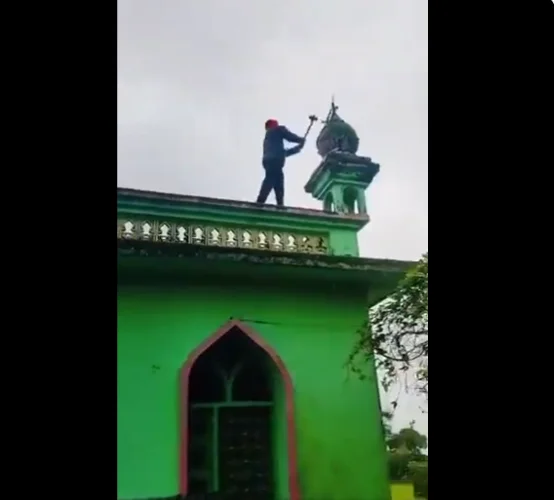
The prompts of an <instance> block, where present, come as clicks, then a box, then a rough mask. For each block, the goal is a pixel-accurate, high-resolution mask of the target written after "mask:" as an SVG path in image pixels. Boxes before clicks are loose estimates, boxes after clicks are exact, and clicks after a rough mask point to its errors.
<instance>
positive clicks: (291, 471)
mask: <svg viewBox="0 0 554 500" xmlns="http://www.w3.org/2000/svg"><path fill="white" fill-rule="evenodd" d="M233 328H239V329H240V330H241V331H242V332H243V333H244V334H245V335H247V336H248V337H249V338H250V339H251V340H252V341H253V342H255V343H256V344H257V345H258V346H260V347H261V348H262V349H263V350H264V351H265V352H266V353H267V354H268V355H269V356H270V358H271V359H272V360H273V362H274V363H275V365H276V366H277V368H278V369H279V373H280V374H281V377H282V379H283V384H284V387H285V408H286V416H287V454H288V476H289V499H290V500H300V487H299V484H298V471H297V463H296V449H297V448H296V427H295V425H296V422H295V419H294V389H293V385H292V378H291V376H290V373H289V371H288V370H287V368H286V366H285V364H284V363H283V360H282V359H281V358H280V357H279V355H278V354H277V352H276V351H275V349H273V348H272V347H271V346H270V345H269V344H268V343H267V342H266V341H265V340H264V339H263V338H262V337H261V336H260V335H259V334H258V333H256V332H255V331H254V330H253V329H252V328H251V327H249V326H248V325H246V324H244V323H242V322H241V321H238V320H230V321H228V322H227V323H225V324H224V325H222V326H221V327H220V328H218V329H217V330H216V331H215V332H214V333H213V334H212V335H211V336H210V337H208V338H207V339H206V340H205V341H204V342H202V343H201V344H200V345H199V346H198V347H197V348H196V349H195V350H194V351H192V352H191V354H190V355H189V357H188V359H187V360H186V361H185V363H184V364H183V366H182V367H181V373H180V389H179V396H180V400H181V401H180V409H181V416H180V420H179V422H180V425H179V427H180V432H181V442H180V450H179V451H180V463H179V469H180V470H179V483H180V485H179V489H180V493H181V495H183V496H185V495H186V494H187V492H188V452H187V450H188V441H189V434H188V414H189V412H188V392H189V377H190V372H191V369H192V366H193V365H194V363H195V362H196V360H197V359H198V357H199V356H200V355H201V354H202V353H204V352H205V351H206V350H207V349H209V348H210V347H211V346H212V345H213V344H214V343H215V342H217V341H218V340H219V339H220V338H221V337H223V336H224V335H225V334H226V333H228V332H229V331H231V330H232V329H233Z"/></svg>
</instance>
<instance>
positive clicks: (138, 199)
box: [117, 188, 369, 232]
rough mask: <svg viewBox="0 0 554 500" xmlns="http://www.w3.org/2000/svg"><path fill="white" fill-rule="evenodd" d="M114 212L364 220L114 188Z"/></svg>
mask: <svg viewBox="0 0 554 500" xmlns="http://www.w3.org/2000/svg"><path fill="white" fill-rule="evenodd" d="M117 212H118V216H119V215H120V214H121V215H140V216H146V217H148V216H150V217H151V216H156V217H162V218H164V219H167V218H169V219H178V220H181V219H183V218H186V219H191V220H194V221H212V222H214V223H218V224H236V225H239V226H242V227H244V226H245V225H248V226H253V227H256V228H257V227H264V228H282V229H291V230H293V229H302V230H306V231H313V232H318V231H321V230H327V231H331V230H335V229H351V230H355V231H359V230H360V229H361V228H362V227H364V226H365V225H366V224H367V223H368V222H369V218H368V217H367V216H366V215H352V214H350V215H342V214H335V213H330V212H324V211H320V210H311V209H302V208H295V207H285V208H283V209H278V208H276V207H274V206H272V205H262V206H260V205H258V204H256V203H249V202H242V201H233V200H223V199H216V198H201V197H192V196H184V195H174V194H166V193H156V192H149V191H138V190H131V189H123V188H118V192H117Z"/></svg>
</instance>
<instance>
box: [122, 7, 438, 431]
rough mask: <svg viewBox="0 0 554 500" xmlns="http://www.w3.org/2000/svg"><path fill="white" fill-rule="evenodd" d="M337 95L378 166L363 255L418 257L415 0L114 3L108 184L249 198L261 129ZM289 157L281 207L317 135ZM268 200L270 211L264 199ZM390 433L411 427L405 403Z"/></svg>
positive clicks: (422, 207)
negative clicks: (114, 90)
mask: <svg viewBox="0 0 554 500" xmlns="http://www.w3.org/2000/svg"><path fill="white" fill-rule="evenodd" d="M332 94H334V95H335V98H336V103H337V104H338V106H339V114H340V115H341V117H342V118H343V119H345V120H346V121H348V122H349V123H350V124H351V125H352V126H353V127H354V128H355V129H356V130H357V132H358V135H359V137H360V149H359V154H361V155H365V156H370V157H371V158H373V160H374V161H376V162H377V163H379V164H380V165H381V172H380V173H379V175H378V176H377V178H376V179H375V181H374V182H373V184H372V185H371V187H370V188H369V189H368V192H367V199H368V209H369V212H370V216H371V219H372V221H371V223H370V224H369V225H368V226H367V227H366V228H365V229H364V230H363V231H362V232H361V233H360V248H361V253H362V255H363V256H367V257H387V258H395V259H414V260H415V259H417V258H418V257H419V256H420V255H421V254H422V253H423V252H424V251H426V250H427V227H428V226H427V186H428V178H427V1H426V0H342V1H338V0H335V1H331V0H296V1H293V0H281V1H279V2H271V1H264V0H232V1H231V0H202V1H199V2H191V1H184V0H118V186H120V187H131V188H138V189H150V190H156V191H165V192H174V193H183V194H192V195H202V196H210V197H221V198H232V199H237V200H249V201H254V200H255V198H256V195H257V192H258V189H259V185H260V182H261V178H262V172H263V171H262V168H261V165H260V157H261V144H262V138H263V133H264V130H263V123H264V121H265V120H266V119H267V118H277V119H278V120H279V121H280V122H281V123H283V124H285V125H287V126H288V127H289V128H290V129H291V130H292V131H293V132H296V133H298V134H299V135H301V134H303V133H304V131H305V129H306V126H307V124H308V119H307V117H308V115H310V114H312V113H315V114H317V115H319V116H320V117H324V116H325V115H326V113H327V111H328V109H329V104H330V99H331V95H332ZM319 128H320V125H319V126H317V129H316V130H315V133H313V134H312V135H311V137H309V139H308V144H307V146H306V148H305V149H304V151H303V152H302V153H301V154H300V155H297V156H295V157H293V158H291V159H289V160H288V162H287V166H286V192H285V203H286V204H287V205H292V206H299V207H311V208H320V207H321V204H320V202H318V201H317V200H314V199H312V198H311V196H310V195H308V194H306V193H305V192H304V189H303V187H304V184H305V182H306V180H307V179H308V177H309V176H310V174H311V172H312V171H313V170H314V169H315V168H316V167H317V165H318V161H319V156H318V155H317V153H316V150H315V144H314V140H315V137H316V135H317V132H318V131H319ZM270 202H271V203H274V197H273V194H272V195H270ZM402 400H403V402H402V404H401V407H400V411H399V414H398V418H397V423H398V424H404V423H407V422H408V421H409V420H410V419H411V418H412V417H413V418H417V420H418V427H421V428H422V430H426V429H427V419H426V418H422V417H421V416H420V414H419V411H418V409H417V407H418V401H417V400H416V399H415V398H411V397H404V398H402Z"/></svg>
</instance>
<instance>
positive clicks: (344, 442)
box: [118, 283, 389, 500]
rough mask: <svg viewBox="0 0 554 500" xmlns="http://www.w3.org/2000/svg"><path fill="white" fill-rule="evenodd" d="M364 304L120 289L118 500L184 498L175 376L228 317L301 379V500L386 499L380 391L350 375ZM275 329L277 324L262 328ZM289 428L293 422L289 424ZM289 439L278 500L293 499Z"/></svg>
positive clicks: (254, 293) (263, 292)
mask: <svg viewBox="0 0 554 500" xmlns="http://www.w3.org/2000/svg"><path fill="white" fill-rule="evenodd" d="M364 303H365V298H364V297H363V296H361V297H351V296H348V295H346V296H343V297H340V298H337V297H336V295H335V294H334V293H332V291H331V290H328V291H327V292H326V293H324V292H323V291H320V292H314V293H312V294H310V295H309V296H308V295H307V294H305V293H298V292H295V291H294V290H286V289H283V290H275V289H272V288H271V287H268V288H265V289H264V288H259V287H255V288H254V287H249V286H239V285H237V286H235V287H233V288H232V290H230V289H227V288H226V289H223V290H222V289H221V287H219V286H217V285H203V284H200V283H195V284H188V285H187V284H184V285H182V286H175V285H173V286H164V285H162V284H157V285H150V286H148V285H146V284H145V285H144V286H138V285H133V286H125V285H123V284H122V285H121V286H120V287H119V292H118V496H119V498H148V497H160V496H169V495H173V494H175V493H176V492H177V491H178V482H177V470H178V458H179V455H178V453H177V443H178V422H177V416H178V402H177V373H178V371H179V368H180V367H181V365H182V364H183V362H184V361H185V360H186V358H187V355H188V354H189V352H190V351H191V350H192V349H194V348H195V347H197V345H198V344H200V343H201V342H202V341H203V340H204V339H205V338H206V337H207V336H209V335H210V334H211V333H212V332H214V331H215V330H216V329H217V328H218V327H219V326H221V325H222V324H223V323H225V321H227V320H228V318H229V317H242V318H250V319H251V321H248V323H249V324H250V326H251V327H253V328H254V329H255V330H257V331H258V332H259V334H260V335H262V336H263V337H264V339H266V340H267V342H269V343H270V344H271V345H272V346H273V347H274V348H275V350H276V351H277V352H278V353H279V355H280V356H281V358H282V359H283V361H284V362H285V364H286V366H287V368H288V369H289V371H290V372H291V375H292V377H293V381H294V388H295V396H296V401H295V403H296V410H297V415H296V419H297V434H298V464H299V476H300V482H301V486H302V494H303V498H307V499H309V498H329V499H334V498H336V499H347V498H367V499H370V498H373V499H376V500H377V499H385V498H387V494H388V491H389V485H388V481H387V476H386V474H387V472H386V469H385V463H386V462H385V460H384V445H383V441H382V435H381V432H380V419H379V416H380V413H379V406H378V405H379V403H378V400H377V391H376V386H375V381H374V380H370V381H366V382H360V381H358V380H352V379H351V380H348V379H347V374H346V372H345V370H344V362H345V359H346V356H347V355H348V351H349V349H350V348H351V345H352V337H353V332H354V331H355V330H356V328H357V326H358V325H359V324H360V323H361V321H363V310H364V305H365V304H364ZM361 312H362V314H361ZM265 322H267V323H269V324H261V323H265ZM281 397H282V395H281ZM279 403H280V404H279V405H278V406H280V409H281V413H282V412H283V409H282V402H281V401H280V402H279ZM279 419H280V420H281V421H282V420H284V414H281V416H280V417H279ZM279 438H280V441H279V445H278V448H279V453H278V456H279V459H278V461H279V462H280V464H281V467H280V468H279V472H278V477H277V484H278V485H279V489H278V491H279V494H280V496H279V498H283V499H286V498H287V491H286V488H287V477H286V473H287V469H286V464H285V463H284V461H285V460H286V454H285V438H284V432H283V431H282V430H281V433H280V435H279ZM333 492H334V493H333ZM339 492H340V494H339ZM369 493H371V495H372V496H369Z"/></svg>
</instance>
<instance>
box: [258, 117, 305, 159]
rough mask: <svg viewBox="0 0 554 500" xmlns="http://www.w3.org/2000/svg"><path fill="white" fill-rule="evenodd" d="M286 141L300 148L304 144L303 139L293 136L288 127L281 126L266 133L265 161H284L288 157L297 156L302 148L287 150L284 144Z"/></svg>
mask: <svg viewBox="0 0 554 500" xmlns="http://www.w3.org/2000/svg"><path fill="white" fill-rule="evenodd" d="M284 141H288V142H293V143H295V144H298V145H300V146H301V145H303V143H304V139H302V137H299V136H297V135H296V134H293V133H292V132H291V131H290V130H289V129H287V127H284V126H283V125H279V126H278V127H275V128H272V129H269V130H268V131H267V132H266V133H265V138H264V155H263V159H264V160H270V159H284V158H285V157H286V156H291V155H293V154H296V153H298V152H299V151H300V150H301V149H302V148H301V147H294V148H291V149H289V150H286V149H285V145H284V144H283V142H284Z"/></svg>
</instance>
